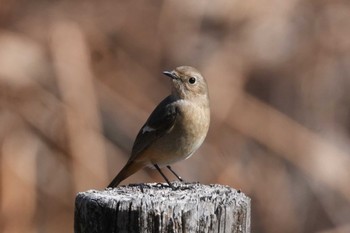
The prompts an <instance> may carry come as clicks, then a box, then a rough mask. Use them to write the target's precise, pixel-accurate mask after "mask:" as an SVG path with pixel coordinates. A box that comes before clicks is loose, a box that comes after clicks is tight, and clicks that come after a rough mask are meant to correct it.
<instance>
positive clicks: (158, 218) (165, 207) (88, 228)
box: [74, 182, 250, 233]
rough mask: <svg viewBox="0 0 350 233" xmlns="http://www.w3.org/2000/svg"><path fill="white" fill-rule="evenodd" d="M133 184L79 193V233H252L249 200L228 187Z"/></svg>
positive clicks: (77, 199) (77, 231) (76, 218)
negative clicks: (170, 186)
mask: <svg viewBox="0 0 350 233" xmlns="http://www.w3.org/2000/svg"><path fill="white" fill-rule="evenodd" d="M173 185H174V186H175V187H176V190H172V189H171V188H169V186H168V185H167V184H156V183H152V184H133V185H128V186H121V187H118V188H115V189H106V190H103V191H96V190H90V191H87V192H82V193H79V194H78V195H77V197H76V202H75V205H76V207H75V223H74V225H75V226H74V228H75V232H76V233H90V232H91V233H92V232H96V233H97V232H99V233H100V232H108V233H110V232H226V233H228V232H243V233H246V232H250V198H249V197H247V196H246V195H244V194H243V193H241V192H239V191H237V190H235V189H232V188H230V187H228V186H223V185H217V184H215V185H202V184H198V183H180V182H174V183H173Z"/></svg>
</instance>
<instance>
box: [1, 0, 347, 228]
mask: <svg viewBox="0 0 350 233" xmlns="http://www.w3.org/2000/svg"><path fill="white" fill-rule="evenodd" d="M349 22H350V2H349V1H348V0H333V1H326V0H303V1H302V0H284V1H279V0H263V1H261V0H246V1H234V0H219V1H215V3H212V1H209V0H206V1H204V0H203V1H194V0H190V1H188V0H182V1H179V0H176V1H175V0H167V1H135V0H131V1H99V2H98V1H91V0H88V1H68V0H63V1H47V0H36V1H23V0H1V1H0V232H4V233H12V232H73V215H74V198H75V195H76V194H77V192H80V191H86V190H88V189H104V188H105V187H106V186H107V184H108V183H109V182H110V181H111V180H112V178H113V177H114V176H115V175H116V174H117V173H118V171H119V170H120V169H121V168H122V166H123V165H124V164H125V162H126V161H127V159H128V158H129V153H130V151H131V147H132V143H133V140H134V138H135V136H136V134H137V132H138V130H139V128H140V127H141V126H142V125H143V123H144V122H145V120H146V119H147V117H148V115H149V114H150V112H151V111H152V110H153V109H154V107H155V106H156V104H158V103H159V102H160V101H161V100H162V99H163V98H164V97H165V96H167V95H168V94H169V92H170V82H169V80H168V79H167V78H165V76H163V75H162V73H161V72H162V71H164V70H172V69H173V68H175V67H176V66H180V65H191V66H194V67H196V68H198V69H199V70H200V71H201V72H202V74H203V76H204V77H206V79H207V81H208V85H209V89H210V97H211V110H212V121H211V128H210V131H209V134H208V136H207V139H206V141H205V143H204V145H203V146H202V147H201V148H200V150H199V151H198V152H197V153H196V154H195V155H194V156H192V157H191V158H190V159H188V160H186V161H183V162H179V163H177V164H175V165H174V166H173V168H174V170H176V171H177V172H178V173H179V174H181V176H183V177H184V178H185V179H186V180H188V181H199V182H201V183H205V184H209V183H220V184H225V185H229V186H231V187H234V188H236V189H240V190H242V191H243V192H244V193H246V194H247V195H248V196H249V197H251V198H252V232H262V233H265V232H269V233H270V232H272V233H274V232H276V233H279V232H284V233H288V232H320V233H333V232H337V233H339V232H350V154H349V152H350V144H349V140H350V134H349V133H350V92H349V90H350V89H349V88H350V39H349V38H350V26H349ZM165 172H167V171H165ZM166 174H168V175H169V177H172V176H171V175H170V174H169V173H166ZM141 182H163V179H162V178H161V177H160V176H159V174H158V173H157V172H155V171H154V170H151V169H143V170H142V171H140V172H138V173H136V174H135V175H133V176H131V177H130V178H128V179H127V180H125V181H124V182H123V184H127V183H141Z"/></svg>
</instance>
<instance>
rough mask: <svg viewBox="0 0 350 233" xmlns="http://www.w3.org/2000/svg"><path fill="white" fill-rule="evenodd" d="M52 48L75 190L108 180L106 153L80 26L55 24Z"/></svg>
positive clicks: (87, 54)
mask: <svg viewBox="0 0 350 233" xmlns="http://www.w3.org/2000/svg"><path fill="white" fill-rule="evenodd" d="M51 49H52V53H53V59H54V67H55V70H56V72H57V76H58V77H57V83H58V86H59V89H60V92H61V96H62V99H63V103H64V111H65V116H66V120H67V128H66V130H67V133H68V140H69V147H70V150H71V154H72V160H73V161H72V164H73V177H74V178H73V179H74V183H75V186H76V191H80V190H84V189H86V188H87V187H93V186H94V184H93V183H92V182H91V181H92V180H97V181H98V184H104V183H105V184H106V183H107V169H106V165H107V162H106V154H105V148H104V141H103V138H102V137H101V120H100V118H99V113H98V112H99V109H98V106H97V99H96V94H95V90H94V86H93V85H94V84H93V74H92V72H91V67H90V60H89V57H90V55H89V50H88V47H87V45H86V41H85V39H84V35H83V33H82V31H81V30H80V28H79V26H78V25H76V24H73V23H70V22H62V23H56V24H54V25H53V26H52V44H51Z"/></svg>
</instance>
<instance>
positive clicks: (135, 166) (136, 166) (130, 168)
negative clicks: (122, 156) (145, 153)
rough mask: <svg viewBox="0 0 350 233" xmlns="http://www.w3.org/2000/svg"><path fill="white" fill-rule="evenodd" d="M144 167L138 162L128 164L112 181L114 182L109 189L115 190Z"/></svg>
mask: <svg viewBox="0 0 350 233" xmlns="http://www.w3.org/2000/svg"><path fill="white" fill-rule="evenodd" d="M143 167H144V165H143V164H142V163H137V162H128V163H127V164H126V165H125V166H124V167H123V169H122V170H121V171H120V172H119V173H118V175H117V176H116V177H115V178H114V179H113V180H112V182H111V183H110V184H109V185H108V187H107V188H113V187H116V186H118V184H119V183H120V182H122V181H123V180H125V179H126V178H128V177H129V176H131V175H132V174H134V173H135V172H137V171H138V170H140V169H141V168H143Z"/></svg>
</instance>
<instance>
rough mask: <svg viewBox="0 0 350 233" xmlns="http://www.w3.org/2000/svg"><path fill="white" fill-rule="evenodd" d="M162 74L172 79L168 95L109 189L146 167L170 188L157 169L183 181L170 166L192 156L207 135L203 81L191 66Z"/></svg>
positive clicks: (152, 116)
mask: <svg viewBox="0 0 350 233" xmlns="http://www.w3.org/2000/svg"><path fill="white" fill-rule="evenodd" d="M163 74H164V75H166V77H169V78H170V79H171V87H172V88H171V94H170V95H169V96H167V97H166V98H165V99H163V100H162V101H161V102H160V103H159V104H158V105H157V107H156V108H155V109H154V110H153V112H152V113H151V115H150V116H149V118H148V119H147V121H146V123H145V124H144V125H143V126H142V128H141V129H140V131H139V132H138V134H137V136H136V139H135V142H134V144H133V147H132V151H131V156H130V158H129V160H128V161H127V163H126V164H125V166H124V167H123V168H122V169H121V171H120V172H119V173H118V174H117V176H116V177H115V178H114V179H113V180H112V182H111V183H110V184H109V185H108V188H113V187H116V186H118V185H119V183H120V182H122V181H123V180H124V179H126V178H128V177H129V176H131V175H132V174H134V173H136V172H137V171H139V170H140V169H143V168H145V167H154V168H156V169H157V170H158V172H159V173H160V174H161V175H162V177H163V178H164V179H165V181H166V182H167V183H168V184H169V186H171V187H173V186H172V184H171V182H170V181H169V179H168V178H167V177H166V176H165V175H164V173H163V172H162V171H161V169H160V168H161V167H166V168H168V169H169V170H170V171H171V172H172V173H173V174H174V175H175V176H176V177H177V179H179V180H180V181H183V180H182V178H181V177H180V176H178V175H177V173H176V172H175V171H174V170H173V169H172V168H171V166H170V165H171V164H173V163H175V162H178V161H181V160H184V159H187V158H189V157H190V156H191V155H193V154H194V153H195V151H196V150H197V149H198V148H199V147H200V146H201V144H202V143H203V141H204V139H205V137H206V135H207V133H208V129H209V123H210V107H209V94H208V86H207V82H206V80H205V79H204V77H203V76H202V75H201V74H200V72H199V71H198V70H197V69H195V68H193V67H191V66H179V67H177V68H175V69H174V70H172V71H164V72H163Z"/></svg>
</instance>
